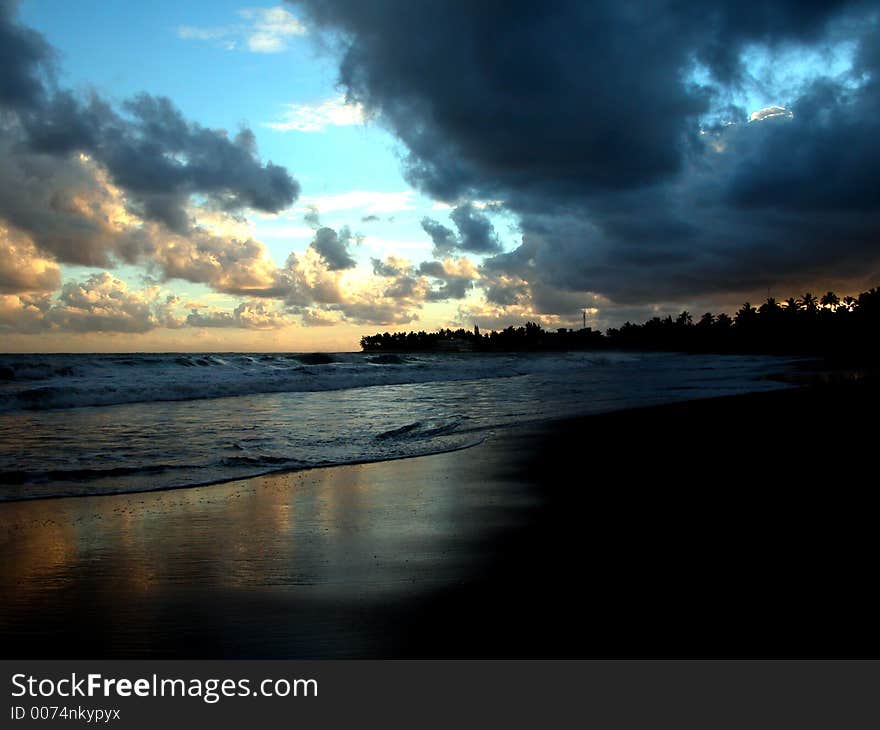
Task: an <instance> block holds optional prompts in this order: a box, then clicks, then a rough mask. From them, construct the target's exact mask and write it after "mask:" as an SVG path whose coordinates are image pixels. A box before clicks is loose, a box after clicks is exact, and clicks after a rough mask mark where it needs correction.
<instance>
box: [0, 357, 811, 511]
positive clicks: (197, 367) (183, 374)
mask: <svg viewBox="0 0 880 730" xmlns="http://www.w3.org/2000/svg"><path fill="white" fill-rule="evenodd" d="M796 362H797V361H795V360H792V359H784V358H773V357H765V356H741V355H730V356H719V355H684V354H677V353H612V352H601V353H596V352H571V353H528V354H521V353H518V354H481V353H458V354H451V353H443V354H412V355H375V354H364V353H338V354H330V355H320V356H316V355H302V354H300V355H297V354H274V353H272V354H261V353H248V354H244V353H210V354H208V353H205V354H112V355H103V354H102V355H79V354H77V355H67V354H58V355H54V354H53V355H0V501H8V500H21V499H33V498H45V497H61V496H79V495H97V494H113V493H123V492H139V491H150V490H156V489H171V488H182V487H188V486H196V485H204V484H211V483H216V482H221V481H228V480H232V479H239V478H245V477H251V476H257V475H260V474H266V473H269V472H273V471H286V470H296V469H306V468H311V467H318V466H328V465H334V464H350V463H358V462H365V461H377V460H385V459H397V458H404V457H410V456H417V455H422V454H431V453H438V452H442V451H452V450H456V449H462V448H466V447H469V446H473V445H475V444H478V443H480V442H481V441H483V440H484V439H486V438H489V437H491V436H492V435H493V433H495V432H497V431H498V430H500V429H504V428H507V427H510V426H514V425H516V424H521V423H526V422H530V421H540V420H546V419H554V418H560V417H566V416H575V415H583V414H590V413H599V412H603V411H610V410H617V409H623V408H632V407H639V406H647V405H653V404H659V403H670V402H674V401H680V400H686V399H693V398H704V397H712V396H720V395H730V394H735V393H744V392H749V391H760V390H770V389H774V388H782V387H786V386H785V385H784V384H783V383H781V382H779V381H778V380H774V379H771V378H772V377H773V376H775V375H779V374H783V373H785V372H789V371H791V370H792V369H793V368H794V367H795V365H796ZM699 427H700V425H699V424H694V428H695V429H697V428H699ZM682 442H683V444H686V442H687V434H686V433H683V434H682ZM588 450H589V444H585V453H588Z"/></svg>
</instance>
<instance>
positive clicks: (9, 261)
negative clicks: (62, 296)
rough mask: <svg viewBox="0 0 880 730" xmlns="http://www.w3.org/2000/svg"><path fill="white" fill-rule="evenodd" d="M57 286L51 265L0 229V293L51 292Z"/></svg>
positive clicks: (57, 272) (17, 236) (21, 240)
mask: <svg viewBox="0 0 880 730" xmlns="http://www.w3.org/2000/svg"><path fill="white" fill-rule="evenodd" d="M60 283H61V271H60V269H59V268H58V265H57V264H56V263H55V262H54V261H51V260H49V259H46V258H45V257H43V256H41V255H40V254H39V253H38V252H37V250H36V247H35V246H34V244H33V242H32V241H31V240H30V239H28V238H26V237H25V236H22V235H20V234H16V233H15V232H12V231H10V230H9V229H7V228H6V227H4V226H2V225H0V293H2V294H17V293H24V292H43V291H53V290H55V289H57V288H58V286H59V285H60Z"/></svg>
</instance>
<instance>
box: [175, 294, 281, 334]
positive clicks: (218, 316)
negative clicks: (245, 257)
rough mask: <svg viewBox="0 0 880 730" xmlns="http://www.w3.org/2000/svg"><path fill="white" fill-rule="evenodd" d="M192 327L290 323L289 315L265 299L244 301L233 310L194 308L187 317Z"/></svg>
mask: <svg viewBox="0 0 880 730" xmlns="http://www.w3.org/2000/svg"><path fill="white" fill-rule="evenodd" d="M186 324H187V325H189V326H190V327H238V328H241V329H258V330H268V329H278V328H279V327H286V326H287V325H289V324H290V319H289V317H288V315H287V314H286V313H285V312H284V311H282V310H280V309H278V308H277V307H274V306H272V305H269V304H267V303H266V302H263V301H250V302H242V303H241V304H239V305H238V306H237V307H236V308H235V309H233V310H232V311H229V312H227V311H223V310H217V309H208V310H204V311H203V310H202V309H193V310H192V311H191V312H190V313H189V314H188V315H187V317H186Z"/></svg>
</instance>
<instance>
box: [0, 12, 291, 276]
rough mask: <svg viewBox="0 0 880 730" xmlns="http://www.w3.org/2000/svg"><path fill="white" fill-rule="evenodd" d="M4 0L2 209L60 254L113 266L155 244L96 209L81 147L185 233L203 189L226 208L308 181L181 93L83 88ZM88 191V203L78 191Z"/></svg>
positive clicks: (281, 198) (249, 204)
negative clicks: (56, 75)
mask: <svg viewBox="0 0 880 730" xmlns="http://www.w3.org/2000/svg"><path fill="white" fill-rule="evenodd" d="M15 10H16V3H14V2H10V0H0V68H2V73H0V133H2V144H0V180H2V181H3V185H2V186H0V187H2V188H3V190H2V192H0V219H4V220H6V221H8V222H10V223H11V224H12V225H14V226H15V227H17V228H18V229H20V230H22V231H24V232H25V233H27V234H28V235H30V236H32V237H33V239H34V242H35V243H36V244H37V246H39V247H40V248H41V249H42V250H44V251H48V252H50V253H52V254H53V255H55V256H56V257H57V258H58V259H59V260H60V261H64V262H69V263H79V264H89V265H92V264H99V265H107V264H108V263H109V261H110V256H111V254H112V255H113V256H115V257H118V258H122V259H125V260H134V259H136V258H137V257H138V256H139V255H141V254H143V253H146V252H147V250H148V249H149V248H150V247H151V244H150V243H149V242H147V241H143V240H140V241H138V240H134V238H137V236H136V235H130V236H129V240H123V241H120V240H119V236H118V235H114V234H113V233H112V232H111V231H110V230H109V227H108V226H107V225H106V217H105V218H104V219H103V222H102V217H101V216H100V215H97V214H95V211H94V210H83V204H82V203H81V201H82V200H88V201H89V205H91V204H93V203H94V198H95V196H100V195H102V194H105V193H104V192H103V191H102V189H101V187H102V186H101V185H100V184H99V182H98V181H97V179H96V176H95V173H94V171H90V170H88V169H85V167H84V165H83V164H82V160H80V159H79V155H86V156H88V158H89V160H90V161H94V163H97V164H98V165H100V167H101V168H102V169H105V170H106V171H107V173H108V174H109V178H110V182H112V183H114V184H115V185H117V186H118V187H119V188H121V189H122V191H123V192H124V194H125V196H126V204H127V205H128V206H129V207H130V208H131V209H132V210H133V211H134V212H135V213H137V214H139V215H140V216H142V217H143V218H145V219H147V220H151V221H157V222H160V223H162V224H164V225H166V226H167V227H168V228H169V229H171V230H172V231H174V232H176V233H181V234H186V233H189V232H190V231H191V228H192V222H191V221H190V219H189V215H188V213H187V207H188V205H189V203H190V201H191V199H192V197H193V196H194V195H198V196H200V197H201V198H202V199H203V200H204V201H205V204H206V205H208V206H209V207H213V208H215V209H218V210H222V211H227V212H235V211H238V210H242V209H256V210H261V211H266V212H278V211H280V210H282V209H283V208H286V207H287V206H288V205H290V204H291V203H292V202H293V201H294V200H295V199H296V197H297V195H298V193H299V184H298V183H297V182H296V181H295V180H294V179H293V178H292V177H291V176H290V175H289V174H288V172H287V171H286V170H285V169H284V168H283V167H279V166H277V165H274V164H272V163H271V162H269V163H265V164H264V163H261V162H260V160H259V159H258V157H257V151H256V143H255V138H254V135H253V133H252V132H251V131H250V130H248V129H243V130H241V131H240V132H239V133H238V134H237V135H235V136H233V137H230V136H228V135H227V134H226V132H225V131H223V130H213V129H207V128H205V127H202V126H201V125H199V124H196V123H194V122H191V121H189V120H187V119H185V118H184V117H183V116H182V115H181V113H180V111H179V110H178V109H177V108H176V107H175V106H174V105H173V103H172V102H171V101H169V100H168V99H166V98H163V97H155V96H150V95H147V94H142V95H139V96H136V97H135V98H133V99H130V100H129V101H127V102H125V103H124V104H122V105H121V108H119V109H116V108H114V107H112V106H111V105H110V104H109V103H108V102H107V101H105V100H103V99H101V98H100V97H99V96H97V95H96V94H91V95H88V96H80V95H74V94H72V93H70V92H68V91H65V90H62V89H58V88H57V87H56V85H55V84H54V82H53V80H52V76H53V74H52V60H53V51H52V49H51V48H50V47H49V45H48V44H47V43H46V42H45V40H43V38H42V36H40V35H39V34H38V33H36V32H34V31H32V30H30V29H28V28H25V27H24V26H22V25H21V24H20V23H18V22H17V20H16V18H15ZM77 200H79V201H80V202H76V201H77Z"/></svg>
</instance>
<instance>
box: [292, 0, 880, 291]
mask: <svg viewBox="0 0 880 730" xmlns="http://www.w3.org/2000/svg"><path fill="white" fill-rule="evenodd" d="M296 4H298V5H300V6H303V7H304V8H305V9H306V10H307V11H308V13H309V14H310V15H311V18H312V23H313V25H314V26H316V27H321V26H323V27H325V28H328V29H331V30H335V31H341V33H340V34H339V36H338V37H339V38H341V40H339V41H338V43H339V46H338V47H339V50H340V54H341V62H340V81H341V83H342V85H343V86H344V87H345V88H346V89H347V91H348V94H349V96H350V97H351V98H352V99H353V100H354V101H358V102H360V103H362V104H364V105H365V106H366V107H367V108H368V109H369V110H370V111H371V112H373V113H374V114H375V115H376V118H378V119H380V120H382V121H383V122H384V123H385V124H387V125H388V126H389V128H390V129H391V130H392V131H393V132H394V133H395V134H396V135H397V136H398V137H399V138H400V140H401V141H402V142H403V143H404V144H405V146H406V148H407V151H408V152H407V155H406V157H405V160H404V163H405V172H406V174H407V176H408V178H409V179H410V181H411V182H413V183H414V184H415V185H417V186H419V187H420V188H421V189H422V190H424V191H426V192H427V193H429V194H430V195H432V196H434V197H436V198H438V199H441V200H447V201H451V200H461V199H475V198H482V199H502V200H504V201H505V204H506V206H507V207H508V208H509V209H510V210H512V211H513V212H515V213H516V214H517V215H518V216H519V219H520V223H521V227H522V231H523V240H522V245H521V247H520V249H518V250H517V251H514V252H513V253H501V254H497V255H495V256H494V257H492V258H490V259H488V260H487V261H486V262H485V264H484V271H485V272H486V274H487V277H485V278H486V280H487V284H488V285H489V286H492V283H493V282H495V283H497V288H496V289H495V290H493V292H494V293H492V294H491V296H492V298H493V299H495V303H499V304H501V303H504V302H510V301H514V300H519V299H520V298H521V294H522V283H521V281H518V279H521V280H522V281H526V282H528V285H529V291H530V295H531V296H532V298H533V299H536V298H537V299H539V300H541V301H543V302H544V303H545V304H546V305H547V306H550V304H551V303H554V302H555V304H556V305H558V306H566V302H568V303H569V306H573V304H574V302H576V301H579V300H583V299H584V298H585V297H583V296H580V295H582V294H584V293H585V292H596V293H599V294H602V295H604V296H607V297H610V298H612V299H613V300H615V302H624V303H626V304H627V305H636V304H639V303H650V302H656V301H664V300H665V301H676V300H677V301H688V300H691V299H693V298H697V297H703V296H715V295H717V296H726V295H727V294H729V293H730V292H738V291H755V290H762V289H764V287H771V286H772V287H780V288H782V287H788V286H798V285H799V284H801V283H804V282H810V281H813V282H821V281H822V280H823V279H824V280H832V279H837V280H851V281H855V280H856V279H857V278H861V279H865V278H870V277H871V276H877V275H878V274H880V266H878V264H880V246H878V243H877V241H878V236H880V186H877V184H876V180H877V179H878V177H880V86H878V84H880V51H878V48H880V43H878V35H877V34H878V31H877V22H878V21H877V7H876V4H874V3H862V2H801V1H795V0H771V1H770V2H765V3H760V4H758V3H756V4H751V5H750V4H743V3H739V2H736V3H735V2H732V1H728V0H708V1H707V2H702V3H678V2H648V1H647V0H645V1H644V2H641V1H638V0H636V1H634V2H619V0H613V1H612V0H607V1H603V0H599V1H597V2H591V3H584V2H576V1H572V2H561V3H553V4H552V5H548V4H541V3H536V2H505V3H503V4H500V3H437V4H425V3H415V4H414V3H401V2H390V1H389V2H378V3H370V4H368V5H367V4H364V3H361V2H357V1H356V0H303V2H299V3H296ZM844 42H849V43H851V44H855V46H856V48H857V51H856V60H855V66H854V68H853V69H852V71H851V72H850V73H848V74H844V75H843V76H836V77H831V76H828V75H827V73H828V72H827V71H826V70H824V69H819V70H816V69H814V73H813V78H812V80H810V81H809V83H807V84H806V85H802V86H799V87H792V88H789V89H785V90H784V91H783V92H782V93H783V94H784V96H783V98H780V99H778V100H775V102H774V103H779V104H784V105H785V106H786V107H787V108H788V109H790V110H791V111H792V117H791V118H788V117H785V116H783V117H768V118H767V119H764V120H763V121H756V122H751V123H749V122H747V119H748V112H750V111H753V110H750V109H743V108H741V107H737V106H736V104H735V103H734V102H733V100H734V99H735V98H737V94H739V95H740V96H742V92H744V90H747V89H748V88H749V85H752V87H754V85H755V84H759V83H762V80H761V79H757V78H755V77H754V74H753V69H751V68H749V67H748V66H747V65H746V63H745V61H744V59H745V58H746V54H745V52H746V51H753V50H754V49H755V48H759V49H762V51H763V52H765V53H766V54H767V56H768V58H769V59H770V61H771V65H772V62H773V61H774V59H776V58H777V55H778V54H784V53H794V54H795V55H796V54H798V53H800V52H802V51H803V50H805V49H806V50H814V51H817V52H821V51H823V49H826V48H827V47H828V46H829V45H833V44H838V46H839V45H840V44H841V43H844ZM774 54H777V55H774ZM823 73H825V74H826V75H825V76H823V75H822V74H823ZM726 122H736V124H734V125H732V126H727V125H726ZM473 215H474V211H473V210H472V209H471V211H470V212H469V213H468V214H467V215H466V214H465V213H461V214H460V218H461V223H462V224H464V225H465V226H467V224H469V223H470V222H471V220H472V218H473ZM456 223H457V224H458V223H459V221H456ZM423 228H424V229H425V230H426V232H427V233H428V234H429V235H430V236H431V238H432V240H433V241H434V246H435V253H438V254H440V253H449V252H451V251H454V250H458V249H461V248H462V244H463V243H464V242H465V239H466V238H467V237H466V236H465V234H464V231H463V230H462V226H459V233H458V234H456V233H454V232H453V231H452V230H451V229H450V228H448V227H446V226H444V225H442V224H440V223H438V222H436V221H433V220H430V219H426V220H425V221H423ZM471 241H483V242H484V243H485V242H486V241H491V238H490V239H485V238H482V239H481V238H480V237H479V235H477V236H475V237H473V238H472V239H471ZM477 246H478V247H477V248H476V249H474V250H475V251H477V250H478V251H480V252H482V253H486V252H489V253H492V252H493V251H492V248H491V246H485V247H482V248H481V247H480V244H477ZM495 251H497V249H495ZM493 277H494V278H493ZM504 277H506V278H504ZM866 283H871V282H866ZM873 283H875V284H876V281H875V282H873ZM539 306H540V305H539Z"/></svg>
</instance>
